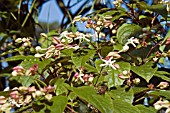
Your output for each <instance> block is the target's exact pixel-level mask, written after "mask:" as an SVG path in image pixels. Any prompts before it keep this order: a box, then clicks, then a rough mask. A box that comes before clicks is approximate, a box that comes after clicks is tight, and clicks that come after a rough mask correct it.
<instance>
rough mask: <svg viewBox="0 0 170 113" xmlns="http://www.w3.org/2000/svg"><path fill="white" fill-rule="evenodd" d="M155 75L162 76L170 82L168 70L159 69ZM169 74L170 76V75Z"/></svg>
mask: <svg viewBox="0 0 170 113" xmlns="http://www.w3.org/2000/svg"><path fill="white" fill-rule="evenodd" d="M154 76H157V77H160V78H161V79H163V80H166V81H168V82H170V73H168V72H166V71H157V72H156V73H155V74H154ZM168 76H169V77H168Z"/></svg>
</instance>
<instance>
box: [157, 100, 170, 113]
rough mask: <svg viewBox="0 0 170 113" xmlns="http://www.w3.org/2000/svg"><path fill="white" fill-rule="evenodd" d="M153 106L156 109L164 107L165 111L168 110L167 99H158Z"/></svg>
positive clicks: (169, 103) (167, 111) (169, 107)
mask: <svg viewBox="0 0 170 113" xmlns="http://www.w3.org/2000/svg"><path fill="white" fill-rule="evenodd" d="M154 107H155V109H156V110H160V109H162V108H166V111H165V113H169V112H170V102H169V101H168V100H159V101H157V102H156V103H154Z"/></svg>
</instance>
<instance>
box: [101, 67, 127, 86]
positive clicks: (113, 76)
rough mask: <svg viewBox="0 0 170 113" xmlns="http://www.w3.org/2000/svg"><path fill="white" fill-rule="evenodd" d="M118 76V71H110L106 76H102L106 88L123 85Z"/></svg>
mask: <svg viewBox="0 0 170 113" xmlns="http://www.w3.org/2000/svg"><path fill="white" fill-rule="evenodd" d="M119 74H120V72H119V71H118V70H111V71H108V75H106V76H104V81H106V82H107V83H106V84H107V86H108V88H110V87H113V86H119V85H122V84H123V82H124V80H122V79H120V78H119V77H118V75H119Z"/></svg>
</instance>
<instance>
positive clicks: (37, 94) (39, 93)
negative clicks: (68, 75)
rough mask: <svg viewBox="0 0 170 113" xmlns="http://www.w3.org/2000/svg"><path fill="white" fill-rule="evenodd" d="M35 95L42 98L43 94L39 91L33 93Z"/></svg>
mask: <svg viewBox="0 0 170 113" xmlns="http://www.w3.org/2000/svg"><path fill="white" fill-rule="evenodd" d="M35 95H36V96H37V97H39V96H42V95H43V92H41V91H35Z"/></svg>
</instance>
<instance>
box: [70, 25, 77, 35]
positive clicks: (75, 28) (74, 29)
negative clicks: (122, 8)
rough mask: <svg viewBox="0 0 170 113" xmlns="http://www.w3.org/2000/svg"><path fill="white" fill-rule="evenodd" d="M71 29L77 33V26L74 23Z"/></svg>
mask: <svg viewBox="0 0 170 113" xmlns="http://www.w3.org/2000/svg"><path fill="white" fill-rule="evenodd" d="M71 31H72V32H73V33H75V32H76V31H77V27H75V26H74V25H72V26H71Z"/></svg>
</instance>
